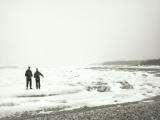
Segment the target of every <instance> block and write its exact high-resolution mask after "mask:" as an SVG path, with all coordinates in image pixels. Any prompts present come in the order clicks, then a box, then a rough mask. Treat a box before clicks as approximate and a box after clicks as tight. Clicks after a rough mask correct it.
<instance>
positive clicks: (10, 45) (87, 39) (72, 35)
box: [0, 0, 160, 66]
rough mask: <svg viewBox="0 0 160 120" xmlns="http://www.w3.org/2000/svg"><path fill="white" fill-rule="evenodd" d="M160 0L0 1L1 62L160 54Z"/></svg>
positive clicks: (68, 62) (72, 61)
mask: <svg viewBox="0 0 160 120" xmlns="http://www.w3.org/2000/svg"><path fill="white" fill-rule="evenodd" d="M159 51H160V0H0V65H38V66H54V65H83V64H88V63H95V62H103V61H110V60H132V59H150V58H160V53H159Z"/></svg>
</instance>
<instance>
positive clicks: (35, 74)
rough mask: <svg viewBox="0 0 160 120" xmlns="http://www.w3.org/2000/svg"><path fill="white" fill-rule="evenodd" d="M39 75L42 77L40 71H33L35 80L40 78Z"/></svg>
mask: <svg viewBox="0 0 160 120" xmlns="http://www.w3.org/2000/svg"><path fill="white" fill-rule="evenodd" d="M40 76H42V77H43V74H42V73H40V72H39V71H36V72H35V73H34V78H35V79H36V80H40Z"/></svg>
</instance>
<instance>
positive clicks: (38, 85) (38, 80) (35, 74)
mask: <svg viewBox="0 0 160 120" xmlns="http://www.w3.org/2000/svg"><path fill="white" fill-rule="evenodd" d="M40 76H42V77H44V76H43V74H42V73H40V72H39V71H38V68H36V72H35V73H34V78H35V80H36V89H40V87H41V84H40Z"/></svg>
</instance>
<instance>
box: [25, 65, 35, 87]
mask: <svg viewBox="0 0 160 120" xmlns="http://www.w3.org/2000/svg"><path fill="white" fill-rule="evenodd" d="M25 76H26V89H28V84H30V89H32V76H33V75H32V71H31V70H30V67H28V69H27V70H26V72H25Z"/></svg>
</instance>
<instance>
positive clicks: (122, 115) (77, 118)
mask: <svg viewBox="0 0 160 120" xmlns="http://www.w3.org/2000/svg"><path fill="white" fill-rule="evenodd" d="M49 111H52V113H49V114H48V113H47V111H46V114H45V113H42V114H38V115H34V114H31V113H32V112H30V113H23V114H21V116H16V115H14V116H12V117H5V118H1V119H0V120H159V119H160V96H156V97H152V98H149V99H144V100H142V101H137V102H130V103H124V104H116V105H104V106H98V107H83V108H79V109H73V110H67V111H58V109H50V110H49Z"/></svg>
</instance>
